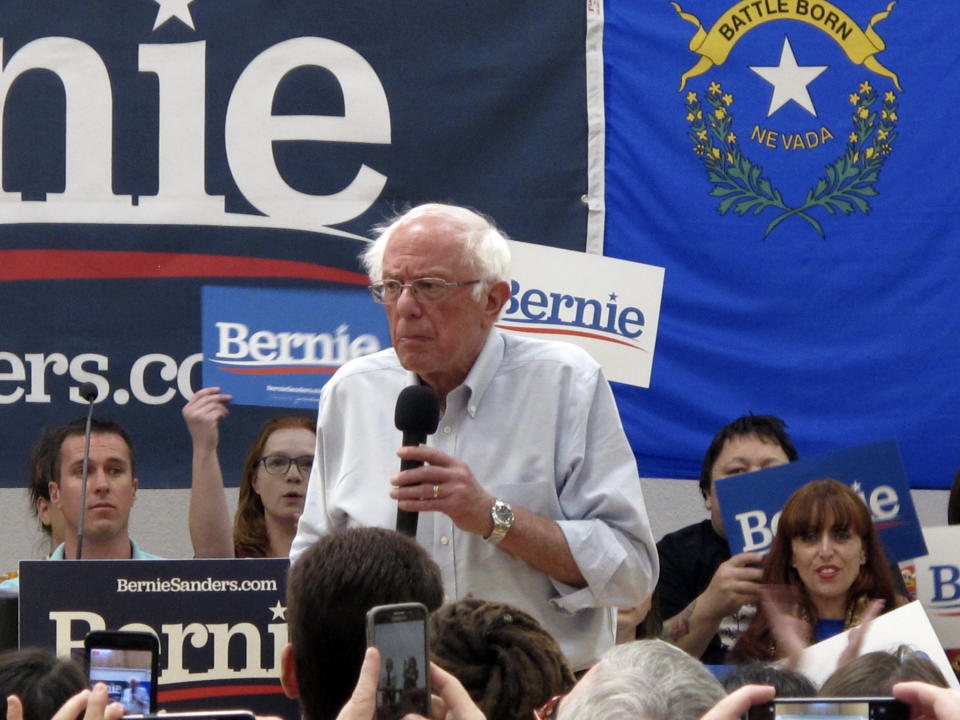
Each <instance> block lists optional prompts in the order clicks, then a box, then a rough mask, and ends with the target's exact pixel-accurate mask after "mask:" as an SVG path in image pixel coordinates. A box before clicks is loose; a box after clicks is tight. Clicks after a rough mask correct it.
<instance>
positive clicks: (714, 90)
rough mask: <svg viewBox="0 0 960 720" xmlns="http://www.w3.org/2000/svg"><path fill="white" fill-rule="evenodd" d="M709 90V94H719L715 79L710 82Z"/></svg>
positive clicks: (718, 84) (718, 86) (718, 85)
mask: <svg viewBox="0 0 960 720" xmlns="http://www.w3.org/2000/svg"><path fill="white" fill-rule="evenodd" d="M709 92H710V94H711V95H719V94H720V83H718V82H717V81H716V80H714V81H713V82H712V83H710V88H709Z"/></svg>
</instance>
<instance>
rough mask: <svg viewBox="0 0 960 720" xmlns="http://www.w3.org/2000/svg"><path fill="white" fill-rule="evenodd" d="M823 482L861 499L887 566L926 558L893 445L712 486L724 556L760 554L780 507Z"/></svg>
mask: <svg viewBox="0 0 960 720" xmlns="http://www.w3.org/2000/svg"><path fill="white" fill-rule="evenodd" d="M823 478H834V479H835V480H839V481H840V482H842V483H845V484H846V485H849V486H850V488H851V489H852V490H853V491H854V492H855V493H857V494H858V495H859V496H860V497H861V498H863V500H864V502H865V503H866V504H867V507H868V508H869V509H870V514H871V516H872V517H873V522H874V524H875V526H876V528H877V533H878V534H879V536H880V540H881V542H882V543H883V547H884V550H885V551H886V554H887V559H888V560H891V561H900V560H907V559H909V558H915V557H921V556H923V555H926V554H927V546H926V543H924V541H923V534H922V533H921V531H920V522H919V520H918V519H917V511H916V509H915V508H914V506H913V499H912V498H911V497H910V488H909V486H908V484H907V479H906V475H905V474H904V471H903V463H902V462H901V460H900V452H899V450H898V448H897V443H896V442H895V441H893V440H890V441H886V442H879V443H874V444H871V445H863V446H859V447H855V448H850V449H847V450H841V451H840V452H836V453H832V454H830V455H826V456H823V457H820V458H814V459H812V460H802V461H797V462H792V463H790V464H789V465H781V466H779V467H775V468H770V469H768V470H761V471H759V472H754V473H747V474H744V475H735V476H733V477H729V478H724V479H723V480H718V481H717V482H716V489H717V499H718V500H719V501H720V508H721V510H722V511H723V524H724V527H725V528H726V531H727V542H728V543H730V552H732V553H734V554H736V553H740V552H757V551H765V550H766V549H767V548H768V547H769V546H770V543H771V542H772V541H773V535H774V533H775V532H776V526H777V522H778V521H779V519H780V511H781V510H782V509H783V506H784V503H786V501H787V500H788V499H789V498H790V496H791V495H792V494H793V492H794V491H795V490H796V489H797V488H799V487H800V486H802V485H804V484H806V483H808V482H810V481H812V480H822V479H823Z"/></svg>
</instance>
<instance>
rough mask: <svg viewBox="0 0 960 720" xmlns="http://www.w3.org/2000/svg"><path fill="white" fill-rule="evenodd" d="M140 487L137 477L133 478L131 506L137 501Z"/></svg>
mask: <svg viewBox="0 0 960 720" xmlns="http://www.w3.org/2000/svg"><path fill="white" fill-rule="evenodd" d="M139 489H140V481H139V480H137V478H134V479H133V497H131V498H130V507H133V504H134V503H135V502H136V501H137V490H139Z"/></svg>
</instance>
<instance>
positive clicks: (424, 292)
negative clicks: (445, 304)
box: [368, 277, 482, 305]
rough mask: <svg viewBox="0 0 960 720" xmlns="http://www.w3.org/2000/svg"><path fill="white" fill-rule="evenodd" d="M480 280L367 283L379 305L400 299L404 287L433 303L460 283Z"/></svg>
mask: <svg viewBox="0 0 960 720" xmlns="http://www.w3.org/2000/svg"><path fill="white" fill-rule="evenodd" d="M478 282H482V281H481V280H463V281H462V282H447V281H446V280H443V279H442V278H431V277H426V278H417V279H416V280H411V281H410V282H408V283H402V282H400V281H399V280H384V281H383V282H378V283H376V284H375V285H369V286H368V287H369V290H370V294H371V295H372V296H373V299H374V300H375V301H377V302H378V303H380V304H381V305H393V304H394V303H396V302H397V300H399V299H400V295H401V294H402V293H403V289H404V288H410V292H411V293H413V297H414V298H415V299H416V300H419V301H420V302H427V303H435V302H440V301H441V300H443V299H444V298H445V297H446V296H447V295H449V294H450V290H451V289H452V288H455V287H461V286H462V285H475V284H476V283H478Z"/></svg>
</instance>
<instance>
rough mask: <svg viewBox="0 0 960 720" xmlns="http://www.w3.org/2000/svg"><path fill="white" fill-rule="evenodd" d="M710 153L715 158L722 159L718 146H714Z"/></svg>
mask: <svg viewBox="0 0 960 720" xmlns="http://www.w3.org/2000/svg"><path fill="white" fill-rule="evenodd" d="M710 154H711V155H713V157H714V158H716V159H720V148H717V147H715V148H713V149H712V150H710Z"/></svg>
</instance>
